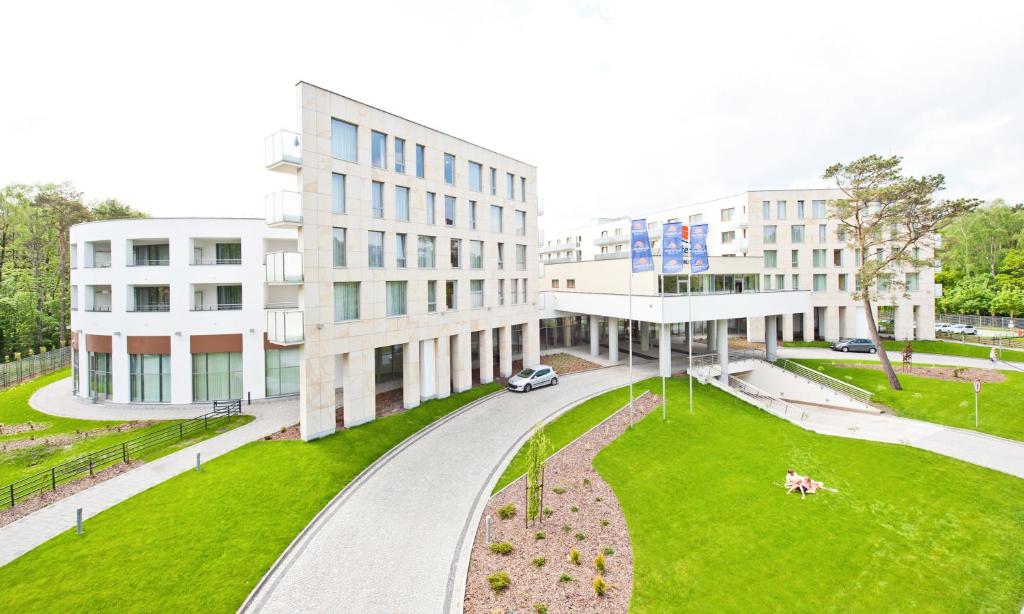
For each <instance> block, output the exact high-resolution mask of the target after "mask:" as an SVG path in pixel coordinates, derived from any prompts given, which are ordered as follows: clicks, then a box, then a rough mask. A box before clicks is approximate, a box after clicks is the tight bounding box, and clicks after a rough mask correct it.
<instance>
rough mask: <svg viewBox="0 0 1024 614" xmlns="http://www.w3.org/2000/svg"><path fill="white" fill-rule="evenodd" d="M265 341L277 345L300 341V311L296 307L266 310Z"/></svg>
mask: <svg viewBox="0 0 1024 614" xmlns="http://www.w3.org/2000/svg"><path fill="white" fill-rule="evenodd" d="M267 341H269V342H271V343H276V344H278V345H295V344H298V343H302V341H303V331H302V312H301V311H299V310H298V309H281V310H273V311H268V312H267Z"/></svg>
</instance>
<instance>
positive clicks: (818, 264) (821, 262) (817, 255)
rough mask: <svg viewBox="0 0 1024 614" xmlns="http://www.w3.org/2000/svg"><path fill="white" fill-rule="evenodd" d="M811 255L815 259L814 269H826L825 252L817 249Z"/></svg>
mask: <svg viewBox="0 0 1024 614" xmlns="http://www.w3.org/2000/svg"><path fill="white" fill-rule="evenodd" d="M811 255H812V256H813V257H814V262H813V264H814V268H816V269H823V268H825V250H823V249H816V250H812V251H811Z"/></svg>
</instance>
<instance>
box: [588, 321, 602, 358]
mask: <svg viewBox="0 0 1024 614" xmlns="http://www.w3.org/2000/svg"><path fill="white" fill-rule="evenodd" d="M600 353H601V327H600V326H599V323H598V319H597V316H590V355H591V356H597V355H598V354H600Z"/></svg>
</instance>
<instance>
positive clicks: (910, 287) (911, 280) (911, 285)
mask: <svg viewBox="0 0 1024 614" xmlns="http://www.w3.org/2000/svg"><path fill="white" fill-rule="evenodd" d="M906 285H907V292H917V291H918V290H920V284H919V283H918V274H917V273H907V280H906Z"/></svg>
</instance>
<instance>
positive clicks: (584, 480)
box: [583, 478, 590, 488]
mask: <svg viewBox="0 0 1024 614" xmlns="http://www.w3.org/2000/svg"><path fill="white" fill-rule="evenodd" d="M583 485H584V486H586V487H588V488H589V487H590V480H588V479H587V478H583Z"/></svg>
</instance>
